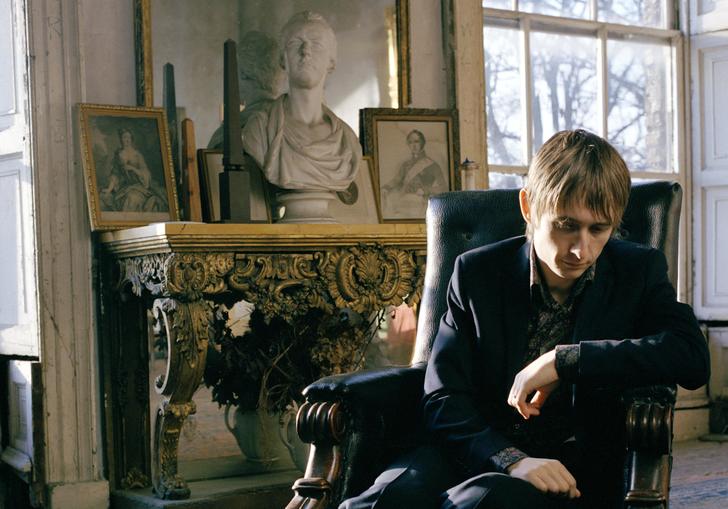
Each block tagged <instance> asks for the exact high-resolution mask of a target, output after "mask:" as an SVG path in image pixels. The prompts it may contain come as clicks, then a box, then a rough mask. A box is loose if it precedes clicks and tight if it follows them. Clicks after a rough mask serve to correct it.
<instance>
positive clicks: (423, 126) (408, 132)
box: [360, 108, 459, 223]
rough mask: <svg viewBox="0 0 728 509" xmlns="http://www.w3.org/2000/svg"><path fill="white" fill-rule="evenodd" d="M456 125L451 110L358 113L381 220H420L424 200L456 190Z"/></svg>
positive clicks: (366, 110) (375, 109) (423, 213)
mask: <svg viewBox="0 0 728 509" xmlns="http://www.w3.org/2000/svg"><path fill="white" fill-rule="evenodd" d="M456 126H457V113H456V112H455V111H452V110H429V109H391V108H366V109H362V110H361V111H360V132H361V133H362V136H361V141H362V147H363V149H364V153H365V154H367V155H371V156H372V161H373V166H374V174H375V186H374V189H375V194H376V197H377V203H378V207H379V211H380V216H381V218H382V222H385V223H393V222H394V223H398V222H424V220H425V211H426V210H427V200H428V199H429V197H430V196H432V195H434V194H438V193H442V192H446V191H450V190H452V189H455V188H456V181H455V167H456V165H457V162H458V158H459V148H458V143H457V139H458V137H457V128H456Z"/></svg>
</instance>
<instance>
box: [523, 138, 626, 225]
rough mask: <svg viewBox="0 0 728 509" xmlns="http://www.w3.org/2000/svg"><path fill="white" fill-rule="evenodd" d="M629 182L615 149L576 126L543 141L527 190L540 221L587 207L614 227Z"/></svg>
mask: <svg viewBox="0 0 728 509" xmlns="http://www.w3.org/2000/svg"><path fill="white" fill-rule="evenodd" d="M630 185H631V181H630V176H629V170H628V169H627V165H626V164H625V162H624V159H622V156H620V155H619V153H618V152H617V150H616V149H615V148H614V147H613V146H612V145H610V144H609V143H608V142H607V141H606V140H604V139H603V138H601V137H599V136H597V135H596V134H593V133H590V132H588V131H585V130H583V129H577V130H575V131H560V132H558V133H556V134H554V135H553V136H552V137H551V138H549V139H548V141H546V143H544V144H543V146H542V147H541V148H540V149H539V151H538V153H536V156H535V157H534V158H533V161H532V162H531V166H530V167H529V169H528V180H527V183H526V186H525V189H526V192H527V195H528V205H529V209H530V210H531V215H532V217H533V219H534V220H535V221H536V222H538V220H539V218H541V217H542V216H543V214H544V213H549V212H551V213H559V212H561V211H563V210H566V209H568V208H571V207H575V206H585V207H586V208H588V209H589V210H590V211H591V212H592V213H593V214H594V215H595V216H596V217H597V218H599V219H600V220H605V221H607V222H609V223H610V224H611V225H612V226H613V227H614V228H615V229H616V228H618V227H619V224H620V223H621V221H622V214H623V213H624V209H625V208H626V207H627V200H628V199H629V190H630ZM532 222H533V221H532ZM529 234H530V228H529Z"/></svg>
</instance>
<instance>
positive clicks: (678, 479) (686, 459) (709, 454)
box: [670, 440, 728, 509]
mask: <svg viewBox="0 0 728 509" xmlns="http://www.w3.org/2000/svg"><path fill="white" fill-rule="evenodd" d="M725 508H728V442H723V443H720V442H700V441H698V440H691V441H687V442H675V444H674V446H673V467H672V489H671V492H670V509H725Z"/></svg>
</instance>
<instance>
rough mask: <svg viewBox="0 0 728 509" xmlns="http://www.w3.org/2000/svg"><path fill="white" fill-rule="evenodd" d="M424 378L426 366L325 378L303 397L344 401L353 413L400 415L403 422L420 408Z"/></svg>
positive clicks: (374, 370) (312, 386) (312, 400)
mask: <svg viewBox="0 0 728 509" xmlns="http://www.w3.org/2000/svg"><path fill="white" fill-rule="evenodd" d="M424 378H425V366H424V365H416V366H412V367H390V368H380V369H372V370H364V371H357V372H355V373H347V374H344V375H333V376H327V377H325V378H321V379H320V380H317V381H316V382H314V383H312V384H311V385H309V386H308V387H306V388H305V389H304V390H303V395H304V396H305V397H306V401H310V402H323V401H330V402H334V401H341V402H344V403H346V404H347V406H349V405H351V410H358V411H363V412H366V413H367V414H370V413H371V412H378V413H382V414H383V415H385V416H389V415H392V414H396V415H394V416H395V417H397V419H398V420H402V419H405V418H407V417H408V416H409V413H407V414H405V413H404V412H405V411H406V410H410V409H417V408H419V407H420V401H421V400H422V387H423V384H424ZM418 413H419V412H418Z"/></svg>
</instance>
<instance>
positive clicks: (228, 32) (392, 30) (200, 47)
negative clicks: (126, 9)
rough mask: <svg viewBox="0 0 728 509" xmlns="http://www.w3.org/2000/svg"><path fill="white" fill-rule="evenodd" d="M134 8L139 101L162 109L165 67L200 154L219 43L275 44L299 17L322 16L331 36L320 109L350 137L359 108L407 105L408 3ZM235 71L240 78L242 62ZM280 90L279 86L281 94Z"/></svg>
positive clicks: (218, 2)
mask: <svg viewBox="0 0 728 509" xmlns="http://www.w3.org/2000/svg"><path fill="white" fill-rule="evenodd" d="M134 2H135V35H136V69H137V102H138V103H139V104H144V105H154V106H161V105H162V94H163V89H162V85H163V83H162V79H161V76H162V68H163V66H164V64H166V63H168V62H169V63H171V64H172V65H173V66H174V73H175V95H176V104H177V108H178V112H181V114H182V116H181V117H180V116H179V113H178V118H185V117H187V118H191V119H192V120H193V121H194V122H195V136H196V144H197V146H198V147H205V146H207V145H208V142H209V140H210V138H211V136H212V134H213V133H214V131H215V130H216V129H217V128H218V127H219V125H220V119H221V114H220V111H221V107H220V106H221V104H222V97H223V80H222V76H223V43H224V41H225V40H226V39H233V40H235V41H240V40H241V39H243V37H245V35H246V34H248V33H250V32H251V31H258V32H263V33H264V34H267V35H268V36H270V37H272V38H273V39H274V40H276V41H277V39H278V33H279V31H280V29H281V27H282V26H283V25H284V24H285V22H286V21H287V20H288V18H290V16H291V15H293V14H295V13H297V12H299V11H302V10H311V11H315V12H318V13H320V14H321V15H323V16H324V17H325V18H326V19H327V21H328V22H329V24H330V25H331V26H332V28H333V29H334V32H335V33H336V37H337V45H338V59H337V65H336V69H335V70H334V71H333V73H332V74H331V75H330V76H329V78H328V80H327V85H326V92H325V93H326V102H327V104H328V106H329V107H330V108H331V109H332V110H333V111H334V112H335V113H336V114H337V115H338V116H339V117H341V118H342V119H343V120H344V121H346V122H347V123H348V124H349V125H350V126H351V127H352V128H353V129H354V131H355V132H357V133H358V129H359V109H361V108H366V107H399V106H407V105H408V104H409V102H410V99H409V98H410V93H409V79H408V76H409V58H408V50H409V43H408V30H407V27H408V0H214V1H213V2H200V1H199V0H134ZM238 46H239V49H238V52H239V55H240V43H238ZM239 60H240V57H239ZM239 71H240V73H244V72H245V65H244V63H242V62H239ZM286 88H287V87H286V84H285V82H283V83H282V84H281V87H280V92H284V91H285V89H286ZM241 95H242V89H241Z"/></svg>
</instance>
